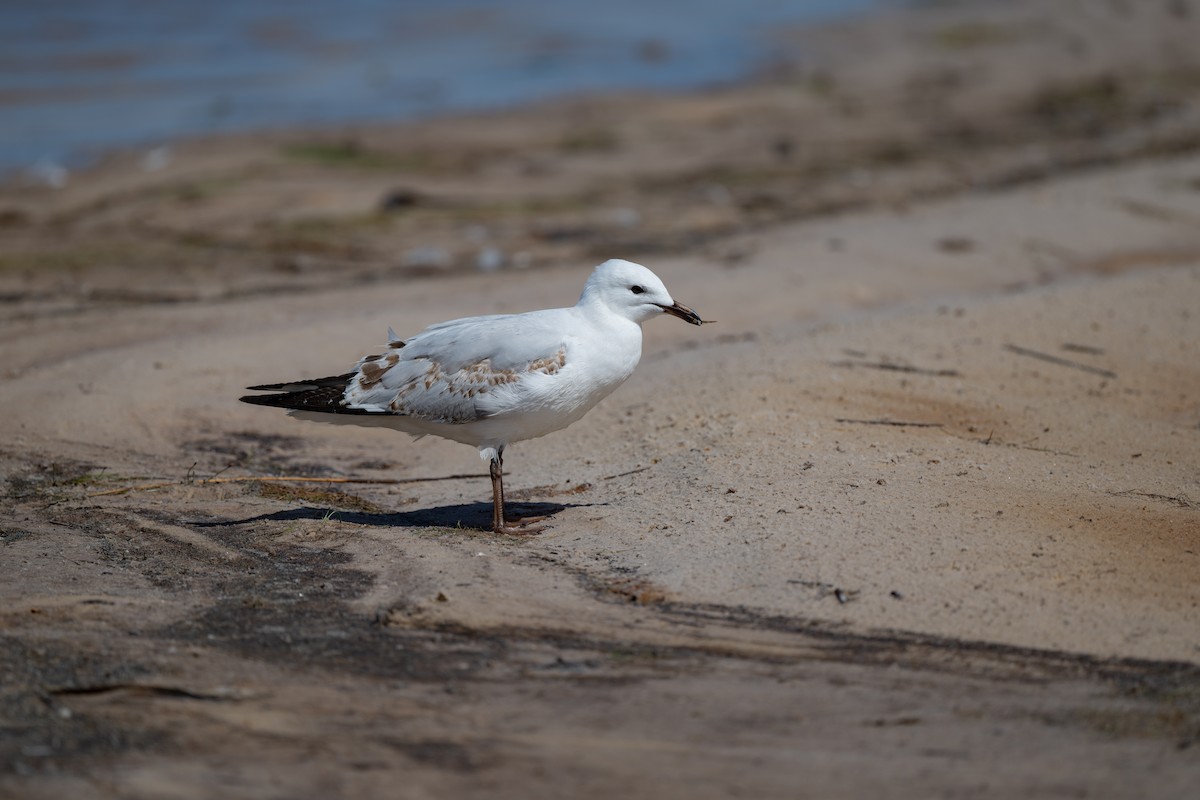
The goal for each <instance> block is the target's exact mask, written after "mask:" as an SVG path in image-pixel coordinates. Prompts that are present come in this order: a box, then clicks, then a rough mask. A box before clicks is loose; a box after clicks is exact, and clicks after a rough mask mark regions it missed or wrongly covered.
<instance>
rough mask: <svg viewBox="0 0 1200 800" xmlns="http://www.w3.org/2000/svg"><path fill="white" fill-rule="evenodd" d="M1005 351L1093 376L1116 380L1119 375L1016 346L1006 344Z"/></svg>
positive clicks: (1108, 370)
mask: <svg viewBox="0 0 1200 800" xmlns="http://www.w3.org/2000/svg"><path fill="white" fill-rule="evenodd" d="M1004 349H1005V350H1008V351H1009V352H1012V353H1016V354H1017V355H1019V356H1029V357H1030V358H1036V359H1038V360H1039V361H1045V362H1046V363H1047V364H1054V365H1056V366H1059V367H1071V368H1072V369H1080V370H1083V371H1084V372H1090V373H1092V374H1093V375H1099V376H1101V377H1104V378H1114V379H1115V378H1116V377H1117V373H1115V372H1113V371H1112V370H1110V369H1102V368H1100V367H1093V366H1092V365H1091V364H1080V363H1079V362H1078V361H1072V360H1071V359H1069V358H1061V357H1060V356H1052V355H1050V354H1049V353H1042V352H1039V351H1037V350H1030V349H1029V348H1028V347H1021V346H1020V345H1016V344H1006V345H1004Z"/></svg>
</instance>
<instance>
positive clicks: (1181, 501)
mask: <svg viewBox="0 0 1200 800" xmlns="http://www.w3.org/2000/svg"><path fill="white" fill-rule="evenodd" d="M1108 494H1110V495H1112V496H1113V497H1146V498H1149V499H1150V500H1158V501H1159V502H1162V503H1170V504H1171V505H1176V506H1179V507H1180V508H1200V503H1197V502H1195V501H1193V500H1192V499H1191V498H1189V497H1188V496H1187V495H1186V494H1181V495H1179V496H1178V497H1175V496H1172V495H1169V494H1158V493H1156V492H1138V491H1135V490H1133V489H1126V490H1125V491H1123V492H1108Z"/></svg>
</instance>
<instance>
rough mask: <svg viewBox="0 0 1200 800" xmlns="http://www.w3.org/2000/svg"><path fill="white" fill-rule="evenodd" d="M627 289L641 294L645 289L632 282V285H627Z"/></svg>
mask: <svg viewBox="0 0 1200 800" xmlns="http://www.w3.org/2000/svg"><path fill="white" fill-rule="evenodd" d="M629 291H631V292H633V293H634V294H642V293H643V292H645V291H646V290H645V288H643V287H641V286H638V285H637V284H634V285H633V286H630V287H629Z"/></svg>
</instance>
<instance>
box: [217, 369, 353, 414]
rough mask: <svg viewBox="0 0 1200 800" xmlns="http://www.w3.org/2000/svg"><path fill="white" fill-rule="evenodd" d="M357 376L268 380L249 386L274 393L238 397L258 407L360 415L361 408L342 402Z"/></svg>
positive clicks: (252, 389)
mask: <svg viewBox="0 0 1200 800" xmlns="http://www.w3.org/2000/svg"><path fill="white" fill-rule="evenodd" d="M352 378H354V373H353V372H347V373H346V374H345V375H332V376H330V377H328V378H315V379H313V380H305V381H292V382H291V383H265V384H262V385H261V386H250V387H247V388H248V389H249V390H250V391H260V392H275V393H276V394H249V395H246V396H245V397H241V398H239V399H240V400H241V401H242V402H243V403H251V404H253V405H256V406H272V407H274V408H288V409H292V410H293V411H319V412H324V413H327V414H357V413H363V412H362V411H360V410H358V409H353V408H347V407H346V406H345V405H343V398H344V396H345V393H346V387H347V386H349V385H350V381H351V379H352Z"/></svg>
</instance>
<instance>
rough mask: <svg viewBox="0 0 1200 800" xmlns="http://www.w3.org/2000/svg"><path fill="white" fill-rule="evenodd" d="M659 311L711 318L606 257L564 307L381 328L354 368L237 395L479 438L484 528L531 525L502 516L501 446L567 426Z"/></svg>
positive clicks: (609, 385) (621, 378)
mask: <svg viewBox="0 0 1200 800" xmlns="http://www.w3.org/2000/svg"><path fill="white" fill-rule="evenodd" d="M661 314H670V315H672V316H675V317H678V318H679V319H681V320H683V321H685V322H690V323H692V324H693V325H704V324H706V323H708V322H711V320H702V319H701V318H700V315H699V314H697V313H696V312H695V311H693V310H692V309H690V308H688V307H687V306H684V305H680V304H679V303H677V302H675V300H673V299H672V298H671V295H670V293H669V292H668V291H667V287H666V286H664V285H663V282H662V281H661V280H659V278H658V276H657V275H655V274H654V273H653V272H651V271H650V270H649V269H647V268H646V267H643V266H642V265H640V264H635V263H633V262H631V261H623V260H621V259H612V260H609V261H606V262H604V263H603V264H601V265H600V266H598V267H596V269H595V270H594V271H593V272H592V274H591V276H590V277H589V278H588V279H587V283H585V284H584V286H583V294H581V295H580V297H579V302H578V303H576V304H575V305H574V306H572V307H571V308H553V309H546V310H543V311H530V312H527V313H524V314H499V315H491V316H484V317H467V318H465V319H456V320H451V321H449V322H440V323H437V324H436V325H431V326H429V327H428V328H426V329H425V330H423V331H421V332H420V333H418V334H417V335H416V336H413V337H411V338H408V339H401V338H399V337H397V336H396V334H395V332H394V331H392V329H390V328H389V329H388V343H387V346H386V348H385V350H384V352H383V353H382V354H380V355H369V356H364V357H363V358H361V359H360V360H359V362H358V365H357V366H356V367H355V368H354V370H353V371H352V372H347V373H345V374H344V375H335V376H333V377H329V378H317V379H315V380H304V381H293V382H291V383H275V384H266V385H262V386H251V387H249V389H250V390H251V391H272V392H275V394H267V395H248V396H246V397H242V398H241V400H242V402H245V403H253V404H255V405H260V406H274V407H278V408H286V409H289V410H290V412H291V416H293V417H297V418H300V419H308V420H314V421H318V422H336V423H343V424H351V425H363V426H368V427H384V428H394V429H396V430H399V431H403V432H404V433H408V434H410V435H412V436H414V437H416V438H420V437H422V436H426V435H429V434H432V435H434V436H441V437H442V438H444V439H450V440H452V441H455V442H462V443H463V444H469V445H471V446H472V447H476V448H478V449H479V456H480V458H482V459H483V460H485V461H487V462H489V465H490V470H489V471H490V473H491V479H492V530H493V531H495V532H496V533H501V534H527V533H535V532H537V531H539V530H542V529H543V528H542V527H541V526H536V525H533V523H536V522H540V521H542V520H544V519H545V517H526V518H513V517H509V516H507V515H506V514H505V509H504V449H505V448H506V447H507V446H508V445H509V444H511V443H513V442H518V441H522V440H524V439H535V438H537V437H539V436H545V435H546V434H548V433H552V432H553V431H557V430H561V429H563V428H565V427H567V426H568V425H570V424H571V423H573V422H575V421H577V420H578V419H579V418H580V417H582V416H583V415H584V414H586V413H587V412H588V411H589V410H591V408H592V407H593V406H595V405H596V404H597V403H599V402H600V401H601V400H603V399H604V398H605V397H607V396H608V395H609V394H610V393H612V391H613V390H614V389H616V388H617V387H618V386H620V385H621V384H622V383H624V382H625V379H626V378H628V377H629V376H630V375H631V374H633V370H634V367H636V366H637V364H638V361H639V359H641V356H642V323H644V322H646V321H647V320H650V319H653V318H654V317H657V316H659V315H661Z"/></svg>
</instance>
